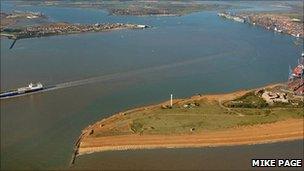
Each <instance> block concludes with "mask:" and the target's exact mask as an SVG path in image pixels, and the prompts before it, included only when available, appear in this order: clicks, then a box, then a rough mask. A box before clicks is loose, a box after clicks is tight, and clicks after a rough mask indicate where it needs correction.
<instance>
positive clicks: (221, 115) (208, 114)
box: [131, 98, 304, 134]
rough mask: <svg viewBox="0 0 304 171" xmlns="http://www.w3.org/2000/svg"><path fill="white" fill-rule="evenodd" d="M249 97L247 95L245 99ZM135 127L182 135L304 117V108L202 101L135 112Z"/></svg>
mask: <svg viewBox="0 0 304 171" xmlns="http://www.w3.org/2000/svg"><path fill="white" fill-rule="evenodd" d="M246 99H247V98H246ZM132 115H133V116H132V117H131V118H132V120H133V122H132V124H131V127H132V130H133V129H135V130H136V131H134V132H136V133H138V132H140V133H141V134H172V133H174V134H179V133H189V132H191V129H192V128H194V129H195V132H199V131H202V130H220V129H226V128H231V127H238V126H246V125H255V124H263V123H272V122H276V121H280V120H285V119H287V118H303V116H304V111H303V109H302V108H286V109H282V108H264V109H258V108H232V109H229V110H228V109H225V108H222V107H221V106H220V105H218V104H216V103H205V102H203V101H201V102H200V106H199V107H194V108H181V107H178V106H174V107H173V108H172V109H161V108H159V109H156V110H154V111H150V112H148V113H146V114H145V115H141V113H140V112H138V113H134V114H132Z"/></svg>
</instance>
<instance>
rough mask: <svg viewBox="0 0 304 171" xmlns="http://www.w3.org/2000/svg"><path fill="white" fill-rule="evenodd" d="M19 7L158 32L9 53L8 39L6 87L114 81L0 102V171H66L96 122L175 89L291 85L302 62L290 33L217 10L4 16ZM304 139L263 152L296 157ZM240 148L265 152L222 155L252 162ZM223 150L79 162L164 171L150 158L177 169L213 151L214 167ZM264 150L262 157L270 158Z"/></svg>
mask: <svg viewBox="0 0 304 171" xmlns="http://www.w3.org/2000/svg"><path fill="white" fill-rule="evenodd" d="M16 8H17V9H20V10H31V11H41V12H43V13H44V14H46V15H48V16H50V17H49V20H51V21H68V22H76V23H96V22H130V23H140V24H147V25H151V26H153V28H152V29H146V30H128V31H126V30H123V31H115V32H106V33H87V34H81V35H69V36H55V37H47V38H36V39H25V40H20V41H17V43H16V45H15V47H14V49H12V50H9V49H8V48H9V46H10V43H11V41H10V40H7V39H1V90H6V89H10V88H16V87H20V86H24V85H26V84H28V83H29V82H31V81H33V82H38V81H40V82H42V83H44V84H47V85H52V84H58V83H63V82H68V81H74V80H82V79H86V78H92V77H99V76H109V75H110V76H111V75H115V77H112V79H104V80H103V79H100V80H99V81H98V82H95V83H92V84H87V85H82V86H78V87H70V88H66V89H58V90H55V91H49V92H45V93H41V94H36V95H31V96H26V97H20V98H14V99H9V100H4V101H1V169H42V168H43V169H45V168H47V169H58V168H67V167H68V163H69V160H70V157H71V153H72V148H73V142H74V141H75V139H76V138H77V137H78V136H79V134H80V131H81V130H82V129H83V128H84V127H86V126H88V125H89V124H91V123H94V122H96V121H97V120H100V119H102V118H105V117H107V116H109V115H111V114H113V113H115V112H117V111H121V110H126V109H129V108H133V107H136V106H141V105H147V104H151V103H158V102H160V101H163V100H165V99H167V98H168V97H169V94H170V93H173V94H174V96H175V97H187V96H191V95H193V94H195V93H214V92H229V91H233V90H237V89H243V88H252V87H258V86H263V85H265V84H269V83H273V82H282V81H285V80H286V78H287V76H288V67H289V65H294V64H296V61H297V59H298V57H299V55H300V53H301V52H302V51H303V49H302V46H296V45H294V43H293V42H294V41H295V39H294V38H292V37H290V36H286V35H282V34H275V33H272V32H268V31H266V30H264V29H261V28H258V27H252V26H249V25H246V24H240V23H235V22H231V21H227V20H223V19H220V18H218V17H217V16H216V12H201V13H194V14H190V15H187V16H183V17H118V16H108V15H107V13H105V12H104V11H102V10H93V9H90V10H88V9H74V8H59V7H37V6H24V7H15V6H14V5H13V4H11V3H8V2H1V9H2V10H4V11H5V10H10V9H16ZM302 142H303V141H299V142H298V141H297V142H293V143H280V144H273V145H270V146H265V147H264V146H263V147H262V148H265V149H266V147H267V149H268V150H270V152H272V151H276V150H277V149H278V147H280V145H283V146H286V147H288V149H289V148H293V149H294V150H290V151H289V150H286V151H285V153H284V154H286V157H288V156H293V155H295V156H298V155H300V154H301V152H300V151H297V150H296V149H299V150H300V149H301V148H302V149H303V147H302V146H300V145H299V144H301V143H302ZM296 145H297V146H296ZM296 147H298V148H296ZM239 148H248V149H251V150H252V149H253V150H254V149H259V148H260V146H250V147H235V148H229V150H228V151H226V153H225V155H229V156H234V155H235V158H236V160H237V159H242V160H245V159H243V158H242V157H241V154H245V153H243V152H242V150H239ZM221 149H222V148H220V149H217V148H214V149H212V150H209V149H202V150H199V149H191V150H190V149H189V150H155V151H154V150H150V151H136V152H130V151H126V152H113V153H110V152H107V153H105V154H104V155H103V153H101V154H96V155H89V156H83V157H81V159H79V160H77V162H79V164H77V167H79V168H88V167H89V166H88V165H86V163H96V162H99V161H100V160H101V159H102V161H103V162H102V163H101V165H99V166H97V165H94V166H92V167H93V168H94V167H101V168H108V169H110V168H114V169H116V168H117V166H115V165H114V164H113V163H115V162H117V161H120V160H122V159H123V158H125V157H126V155H128V156H133V157H135V158H134V159H136V160H137V159H138V158H140V162H135V164H133V165H132V167H133V166H135V167H134V168H138V169H140V168H143V167H144V166H143V165H142V164H141V163H149V162H150V161H151V162H152V164H153V165H154V164H155V165H156V166H155V167H156V168H157V167H158V168H160V166H162V163H161V162H160V161H159V160H152V158H151V157H149V156H150V154H151V156H153V158H158V157H161V156H168V158H169V160H170V162H172V163H174V162H181V156H183V155H186V156H191V155H192V154H193V155H194V156H197V157H201V156H202V155H203V154H202V153H204V152H206V151H207V152H208V155H206V156H204V158H203V159H202V160H204V161H207V160H212V156H219V155H221V153H222V152H221ZM223 149H224V150H225V149H226V148H223ZM245 151H246V150H245ZM262 151H263V150H261V153H259V152H257V154H256V155H257V156H261V157H264V154H265V153H262ZM301 151H303V150H301ZM146 154H147V155H146ZM209 154H210V155H209ZM282 155H283V154H282ZM208 156H211V157H208ZM245 157H246V156H245ZM248 157H251V156H250V155H248V154H247V158H248ZM131 158H132V157H131ZM283 158H284V157H283ZM224 159H225V158H223V160H224ZM248 160H249V159H248ZM183 161H184V165H185V166H186V165H189V168H201V165H199V162H200V160H194V159H193V158H189V159H187V158H185V159H183ZM133 162H134V161H133ZM158 163H159V164H158ZM125 164H126V163H125ZM125 164H122V167H121V169H123V167H124V166H126V165H125ZM150 164H151V163H150ZM152 164H151V165H152ZM181 164H182V163H181ZM232 165H233V163H232V164H231V166H232ZM136 166H138V167H136ZM147 166H150V165H147ZM196 166H200V167H196ZM229 166H230V165H229V164H227V167H229ZM225 167H226V166H225Z"/></svg>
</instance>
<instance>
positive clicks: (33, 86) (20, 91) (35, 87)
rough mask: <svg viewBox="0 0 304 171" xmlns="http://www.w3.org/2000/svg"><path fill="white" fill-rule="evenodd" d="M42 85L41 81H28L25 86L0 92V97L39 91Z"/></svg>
mask: <svg viewBox="0 0 304 171" xmlns="http://www.w3.org/2000/svg"><path fill="white" fill-rule="evenodd" d="M43 89H44V87H43V85H42V84H41V83H36V84H33V83H30V84H29V85H28V86H27V87H20V88H18V89H15V90H10V91H6V92H3V93H1V94H0V99H3V98H9V97H14V96H19V95H23V94H27V93H31V92H36V91H41V90H43Z"/></svg>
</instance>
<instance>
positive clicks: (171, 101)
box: [170, 94, 173, 107]
mask: <svg viewBox="0 0 304 171" xmlns="http://www.w3.org/2000/svg"><path fill="white" fill-rule="evenodd" d="M172 105H173V95H172V94H171V95H170V106H171V107H172Z"/></svg>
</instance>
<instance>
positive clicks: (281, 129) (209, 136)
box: [71, 84, 304, 163]
mask: <svg viewBox="0 0 304 171" xmlns="http://www.w3.org/2000/svg"><path fill="white" fill-rule="evenodd" d="M278 85H283V84H272V85H269V86H265V87H264V88H272V87H275V86H278ZM253 90H258V89H253ZM253 90H240V91H236V92H233V93H228V94H216V95H203V96H201V95H196V96H192V97H190V98H187V99H175V100H174V103H179V102H181V101H182V102H187V101H190V100H191V101H193V100H198V99H207V100H208V101H218V102H221V101H228V100H232V99H235V98H237V97H240V96H243V95H245V94H246V93H248V92H250V91H253ZM168 103H169V102H168V101H166V102H163V103H160V104H157V105H150V106H145V107H140V108H135V109H132V110H128V111H125V112H120V113H118V114H115V115H113V116H111V117H109V118H106V119H103V120H101V121H99V122H97V123H95V124H94V125H90V126H88V127H87V128H86V129H84V130H83V131H82V134H81V135H80V137H79V139H78V140H77V142H76V143H75V148H74V150H75V151H74V155H73V159H72V161H73V162H71V163H74V160H75V158H76V157H77V156H79V155H84V154H90V153H94V152H103V151H114V150H136V149H159V148H191V147H218V146H234V145H250V144H262V143H273V142H280V141H287V140H298V139H303V138H304V137H303V135H304V132H303V126H304V120H303V118H296V119H294V118H288V119H286V120H282V121H277V122H273V123H265V124H255V125H250V126H237V127H232V128H228V129H224V130H205V131H201V132H189V133H182V134H128V133H127V134H122V135H105V136H98V137H94V136H91V134H95V133H96V132H94V130H98V129H100V127H107V125H111V124H116V122H117V121H123V120H124V119H123V117H124V116H128V115H130V114H132V113H135V112H145V111H150V110H154V109H156V108H160V107H162V106H164V105H166V104H168ZM125 129H127V128H125ZM97 134H98V132H97Z"/></svg>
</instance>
